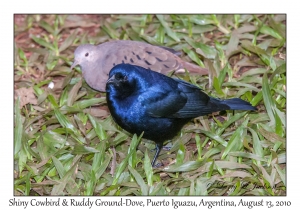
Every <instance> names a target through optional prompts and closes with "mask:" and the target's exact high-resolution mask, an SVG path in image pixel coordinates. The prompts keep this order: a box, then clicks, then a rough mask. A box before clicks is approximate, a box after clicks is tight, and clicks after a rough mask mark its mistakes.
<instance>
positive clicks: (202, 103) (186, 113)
mask: <svg viewBox="0 0 300 210" xmlns="http://www.w3.org/2000/svg"><path fill="white" fill-rule="evenodd" d="M176 81H177V82H178V90H179V91H180V92H181V94H184V95H185V97H186V98H187V102H186V103H185V105H184V106H183V107H182V108H181V109H180V110H178V111H177V112H176V113H174V114H173V115H172V117H175V118H194V117H198V116H203V115H207V114H210V113H212V107H211V103H209V101H210V97H209V96H208V95H207V94H206V93H204V92H202V90H201V89H200V88H198V87H197V86H195V85H192V84H190V83H187V82H185V81H182V80H176Z"/></svg>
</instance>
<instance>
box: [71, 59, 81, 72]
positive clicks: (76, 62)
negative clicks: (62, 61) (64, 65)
mask: <svg viewBox="0 0 300 210" xmlns="http://www.w3.org/2000/svg"><path fill="white" fill-rule="evenodd" d="M78 64H79V61H77V60H74V63H73V64H72V66H71V70H72V69H73V68H74V67H75V66H77V65H78Z"/></svg>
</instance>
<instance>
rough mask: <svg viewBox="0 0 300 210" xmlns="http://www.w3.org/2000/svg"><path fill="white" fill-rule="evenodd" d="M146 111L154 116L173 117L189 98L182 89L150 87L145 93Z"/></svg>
mask: <svg viewBox="0 0 300 210" xmlns="http://www.w3.org/2000/svg"><path fill="white" fill-rule="evenodd" d="M143 98H144V104H143V105H144V106H145V107H146V112H147V113H148V114H149V115H150V116H152V117H171V116H173V115H174V114H175V113H177V112H178V111H179V110H180V109H181V108H182V107H184V106H185V104H186V102H187V98H186V96H185V94H182V93H181V92H180V91H176V90H174V91H172V90H166V89H159V88H150V89H148V90H147V91H146V92H144V93H143Z"/></svg>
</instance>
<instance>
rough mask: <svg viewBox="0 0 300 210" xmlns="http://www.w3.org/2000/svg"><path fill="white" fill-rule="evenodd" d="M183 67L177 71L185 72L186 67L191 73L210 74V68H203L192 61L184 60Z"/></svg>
mask: <svg viewBox="0 0 300 210" xmlns="http://www.w3.org/2000/svg"><path fill="white" fill-rule="evenodd" d="M181 66H182V68H181V69H178V70H177V71H176V72H178V73H184V72H185V71H184V69H186V70H188V71H189V72H190V73H195V74H200V75H208V69H206V68H202V67H200V66H197V65H195V64H192V63H188V62H182V64H181Z"/></svg>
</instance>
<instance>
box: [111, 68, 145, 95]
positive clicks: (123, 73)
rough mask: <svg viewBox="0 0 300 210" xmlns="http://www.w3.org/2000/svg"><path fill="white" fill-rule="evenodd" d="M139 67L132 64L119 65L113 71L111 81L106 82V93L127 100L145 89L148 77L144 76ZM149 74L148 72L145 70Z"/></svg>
mask: <svg viewBox="0 0 300 210" xmlns="http://www.w3.org/2000/svg"><path fill="white" fill-rule="evenodd" d="M141 71H143V69H141V68H140V67H138V66H134V65H130V64H119V65H116V66H115V67H114V68H112V69H111V71H110V73H109V79H108V80H107V82H106V92H109V93H111V94H113V95H115V96H117V97H121V98H125V97H127V96H129V95H131V94H133V93H136V92H138V91H142V90H143V89H144V88H145V85H146V84H145V80H143V79H142V78H144V77H145V76H146V75H143V74H142V72H141ZM145 71H146V72H148V70H145Z"/></svg>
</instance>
